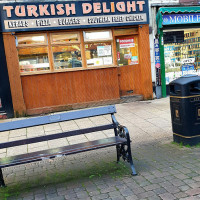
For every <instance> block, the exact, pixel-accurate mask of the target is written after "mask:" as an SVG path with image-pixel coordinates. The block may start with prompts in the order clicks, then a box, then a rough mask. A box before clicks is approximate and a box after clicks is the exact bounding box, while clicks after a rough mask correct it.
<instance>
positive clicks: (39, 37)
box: [32, 36, 44, 42]
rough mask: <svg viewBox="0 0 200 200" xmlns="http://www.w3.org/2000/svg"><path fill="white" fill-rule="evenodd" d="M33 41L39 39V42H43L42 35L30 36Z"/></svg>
mask: <svg viewBox="0 0 200 200" xmlns="http://www.w3.org/2000/svg"><path fill="white" fill-rule="evenodd" d="M32 40H33V41H40V42H44V36H33V37H32Z"/></svg>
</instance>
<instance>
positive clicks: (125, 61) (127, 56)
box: [116, 36, 139, 66]
mask: <svg viewBox="0 0 200 200" xmlns="http://www.w3.org/2000/svg"><path fill="white" fill-rule="evenodd" d="M116 46H117V63H118V66H124V65H135V64H139V58H138V38H137V36H129V37H128V36H124V37H119V38H117V40H116Z"/></svg>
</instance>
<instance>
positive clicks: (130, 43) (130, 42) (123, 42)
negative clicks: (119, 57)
mask: <svg viewBox="0 0 200 200" xmlns="http://www.w3.org/2000/svg"><path fill="white" fill-rule="evenodd" d="M130 47H135V43H134V38H127V39H119V48H120V49H124V48H130Z"/></svg>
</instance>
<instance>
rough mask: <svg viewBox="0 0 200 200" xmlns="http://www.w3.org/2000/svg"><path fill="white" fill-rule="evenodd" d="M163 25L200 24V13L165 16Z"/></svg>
mask: <svg viewBox="0 0 200 200" xmlns="http://www.w3.org/2000/svg"><path fill="white" fill-rule="evenodd" d="M162 18H163V23H162V24H163V25H176V24H196V23H200V15H199V13H188V14H169V15H163V16H162Z"/></svg>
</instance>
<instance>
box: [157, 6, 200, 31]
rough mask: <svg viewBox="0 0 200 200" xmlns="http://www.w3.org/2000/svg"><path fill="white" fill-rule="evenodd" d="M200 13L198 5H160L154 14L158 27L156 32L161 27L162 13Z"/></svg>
mask: <svg viewBox="0 0 200 200" xmlns="http://www.w3.org/2000/svg"><path fill="white" fill-rule="evenodd" d="M197 12H199V13H200V6H190V7H161V8H159V10H158V13H157V15H156V23H157V28H158V34H159V33H160V29H161V28H162V27H163V25H162V23H163V18H162V15H163V14H173V13H174V14H175V13H197Z"/></svg>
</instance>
